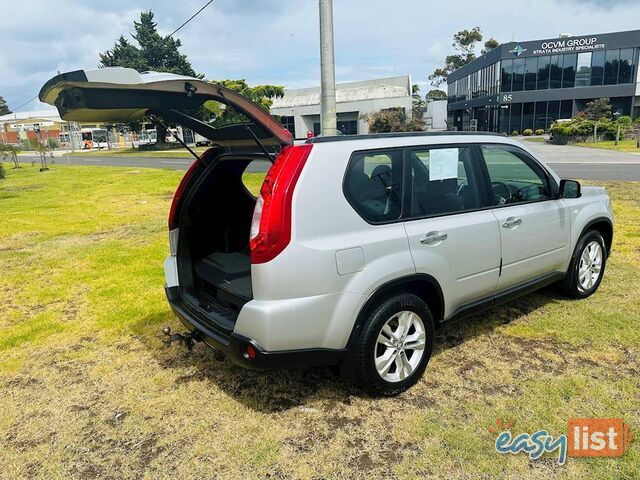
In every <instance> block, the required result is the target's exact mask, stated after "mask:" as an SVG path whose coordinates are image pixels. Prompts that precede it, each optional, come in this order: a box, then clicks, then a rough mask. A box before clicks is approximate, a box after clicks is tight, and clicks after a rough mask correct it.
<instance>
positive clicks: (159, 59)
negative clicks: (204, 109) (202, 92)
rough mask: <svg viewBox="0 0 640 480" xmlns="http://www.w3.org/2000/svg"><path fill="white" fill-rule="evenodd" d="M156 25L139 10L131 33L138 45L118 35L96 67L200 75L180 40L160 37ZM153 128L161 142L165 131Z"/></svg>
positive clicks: (151, 16) (158, 127) (101, 56)
mask: <svg viewBox="0 0 640 480" xmlns="http://www.w3.org/2000/svg"><path fill="white" fill-rule="evenodd" d="M157 26H158V24H157V23H156V22H154V21H153V12H152V11H148V12H141V13H140V21H139V22H135V21H134V22H133V28H134V30H135V34H133V35H131V36H132V37H133V39H134V40H135V41H136V42H137V44H138V46H136V45H134V44H133V43H131V42H130V41H129V40H127V39H126V38H125V37H124V36H122V35H121V36H120V37H119V38H118V40H117V41H116V43H115V44H114V46H113V48H112V49H111V50H107V51H106V52H104V53H101V54H100V64H99V67H128V68H133V69H135V70H137V71H139V72H144V71H149V70H152V71H156V72H169V73H175V74H178V75H186V76H189V77H196V78H203V75H199V74H197V73H196V72H195V71H194V70H193V67H192V66H191V63H189V61H188V60H187V57H186V55H184V54H182V53H180V51H179V48H180V47H181V46H182V42H181V41H180V40H179V39H177V38H172V37H163V36H162V35H160V34H159V33H158V30H157ZM154 123H155V122H154ZM156 131H157V132H158V139H157V143H158V144H160V145H163V144H164V143H165V138H166V136H167V130H166V129H165V128H164V126H162V125H160V124H157V123H156Z"/></svg>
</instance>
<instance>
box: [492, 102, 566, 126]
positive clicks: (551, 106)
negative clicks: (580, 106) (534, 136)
mask: <svg viewBox="0 0 640 480" xmlns="http://www.w3.org/2000/svg"><path fill="white" fill-rule="evenodd" d="M499 112H500V113H499V119H498V129H497V131H498V132H500V133H512V132H518V133H522V132H523V131H524V130H526V129H528V128H529V129H531V130H538V129H542V130H546V129H548V128H549V126H550V125H551V124H552V123H553V122H554V121H556V120H558V119H560V118H571V117H572V114H573V100H562V101H553V102H525V103H512V104H510V105H500V108H499Z"/></svg>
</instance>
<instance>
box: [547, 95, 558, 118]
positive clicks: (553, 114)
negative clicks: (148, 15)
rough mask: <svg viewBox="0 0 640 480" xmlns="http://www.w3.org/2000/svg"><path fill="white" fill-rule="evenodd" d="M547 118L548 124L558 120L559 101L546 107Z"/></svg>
mask: <svg viewBox="0 0 640 480" xmlns="http://www.w3.org/2000/svg"><path fill="white" fill-rule="evenodd" d="M547 116H548V117H549V122H550V123H553V122H555V121H556V120H558V119H559V118H560V101H559V100H555V101H553V102H549V104H548V105H547Z"/></svg>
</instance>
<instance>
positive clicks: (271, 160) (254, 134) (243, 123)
mask: <svg viewBox="0 0 640 480" xmlns="http://www.w3.org/2000/svg"><path fill="white" fill-rule="evenodd" d="M218 93H219V94H220V96H222V97H223V98H224V93H222V90H220V89H218ZM228 106H229V107H231V108H233V111H234V112H236V113H237V114H238V118H240V123H242V125H243V126H244V128H246V129H247V131H248V132H249V133H250V134H251V136H252V137H253V139H254V140H255V142H256V144H257V145H258V146H259V147H260V148H261V149H262V152H263V153H264V154H265V155H266V156H267V158H268V159H269V161H270V162H271V163H275V162H274V160H273V157H272V156H271V154H270V153H269V150H267V148H266V147H265V146H264V145H263V143H262V142H261V141H260V139H259V138H258V136H257V135H256V133H255V132H254V131H253V130H251V127H249V124H248V123H247V122H245V121H244V119H243V118H242V117H243V114H242V112H241V111H240V110H238V109H237V108H236V107H235V106H234V105H232V104H228Z"/></svg>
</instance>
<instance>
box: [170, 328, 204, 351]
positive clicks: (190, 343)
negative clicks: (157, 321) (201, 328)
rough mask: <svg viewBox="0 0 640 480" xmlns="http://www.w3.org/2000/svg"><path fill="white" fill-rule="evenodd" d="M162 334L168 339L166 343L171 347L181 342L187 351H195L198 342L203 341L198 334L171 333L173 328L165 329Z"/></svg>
mask: <svg viewBox="0 0 640 480" xmlns="http://www.w3.org/2000/svg"><path fill="white" fill-rule="evenodd" d="M162 333H163V334H164V335H165V336H166V337H167V339H166V340H165V341H164V343H165V344H166V345H167V346H169V345H171V344H172V343H174V342H181V343H182V344H184V346H185V347H187V350H189V351H191V350H193V347H194V345H195V344H196V342H199V341H201V338H200V335H199V334H198V333H196V332H186V333H171V327H164V328H163V329H162Z"/></svg>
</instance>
